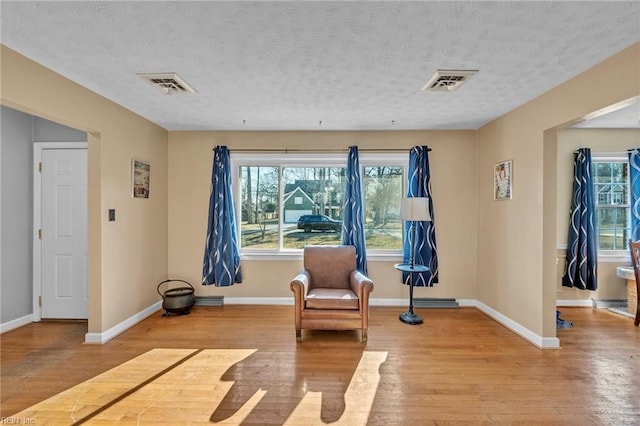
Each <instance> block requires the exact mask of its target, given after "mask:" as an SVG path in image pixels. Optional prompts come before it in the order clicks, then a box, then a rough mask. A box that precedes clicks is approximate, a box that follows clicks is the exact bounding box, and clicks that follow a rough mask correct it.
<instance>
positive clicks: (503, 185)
mask: <svg viewBox="0 0 640 426" xmlns="http://www.w3.org/2000/svg"><path fill="white" fill-rule="evenodd" d="M512 198H513V160H507V161H502V162H500V163H496V164H494V165H493V199H494V200H511V199H512Z"/></svg>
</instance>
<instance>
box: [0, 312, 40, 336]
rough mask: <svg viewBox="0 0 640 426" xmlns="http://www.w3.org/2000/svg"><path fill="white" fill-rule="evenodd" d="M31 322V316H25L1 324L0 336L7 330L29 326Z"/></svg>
mask: <svg viewBox="0 0 640 426" xmlns="http://www.w3.org/2000/svg"><path fill="white" fill-rule="evenodd" d="M32 322H33V314H29V315H25V316H23V317H20V318H16V319H14V320H11V321H7V322H3V323H2V324H0V334H2V333H4V332H7V331H9V330H13V329H14V328H18V327H22V326H23V325H27V324H31V323H32Z"/></svg>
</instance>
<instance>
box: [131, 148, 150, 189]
mask: <svg viewBox="0 0 640 426" xmlns="http://www.w3.org/2000/svg"><path fill="white" fill-rule="evenodd" d="M150 179H151V165H150V164H149V163H148V162H145V161H141V160H138V159H135V158H134V159H133V160H131V196H132V197H133V198H149V182H150Z"/></svg>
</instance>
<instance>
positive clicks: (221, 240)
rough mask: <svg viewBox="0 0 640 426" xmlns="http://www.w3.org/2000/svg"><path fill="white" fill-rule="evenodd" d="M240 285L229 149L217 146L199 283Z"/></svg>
mask: <svg viewBox="0 0 640 426" xmlns="http://www.w3.org/2000/svg"><path fill="white" fill-rule="evenodd" d="M241 282H242V275H241V274H240V252H239V251H238V236H237V232H236V215H235V210H234V208H233V191H232V190H231V169H230V166H229V150H228V149H227V147H226V146H217V147H215V149H214V155H213V171H212V173H211V196H210V198H209V221H208V226H207V241H206V244H205V249H204V266H203V267H202V284H203V285H212V284H214V285H215V286H217V287H226V286H231V285H233V284H234V283H241Z"/></svg>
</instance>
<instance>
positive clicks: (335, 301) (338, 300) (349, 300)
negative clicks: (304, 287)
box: [306, 288, 358, 309]
mask: <svg viewBox="0 0 640 426" xmlns="http://www.w3.org/2000/svg"><path fill="white" fill-rule="evenodd" d="M306 307H307V308H309V309H358V296H356V294H355V293H354V292H353V291H351V290H350V289H346V288H313V289H311V290H309V292H308V293H307V303H306Z"/></svg>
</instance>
